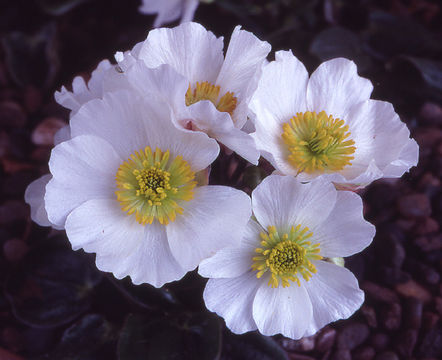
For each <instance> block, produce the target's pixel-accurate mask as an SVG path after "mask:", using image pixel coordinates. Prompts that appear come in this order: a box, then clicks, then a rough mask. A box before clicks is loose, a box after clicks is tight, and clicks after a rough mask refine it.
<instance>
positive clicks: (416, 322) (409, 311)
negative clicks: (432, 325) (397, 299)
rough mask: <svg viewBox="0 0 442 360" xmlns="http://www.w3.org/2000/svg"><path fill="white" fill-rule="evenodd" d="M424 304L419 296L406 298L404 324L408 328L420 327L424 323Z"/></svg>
mask: <svg viewBox="0 0 442 360" xmlns="http://www.w3.org/2000/svg"><path fill="white" fill-rule="evenodd" d="M423 308H424V304H423V303H422V301H420V300H419V299H417V298H414V297H409V298H407V299H405V305H404V324H405V326H406V327H407V328H411V329H419V328H420V327H421V323H422V311H423Z"/></svg>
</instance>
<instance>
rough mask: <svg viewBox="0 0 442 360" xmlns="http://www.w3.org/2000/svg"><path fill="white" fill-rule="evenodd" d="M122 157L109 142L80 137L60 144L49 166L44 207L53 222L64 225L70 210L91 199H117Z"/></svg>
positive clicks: (91, 137) (53, 153) (86, 136)
mask: <svg viewBox="0 0 442 360" xmlns="http://www.w3.org/2000/svg"><path fill="white" fill-rule="evenodd" d="M122 162H123V160H122V159H121V158H120V157H119V156H118V154H117V153H116V152H115V151H114V149H113V148H112V146H111V145H109V143H107V142H106V141H104V140H102V139H100V138H97V137H95V136H88V135H84V136H78V137H75V138H73V139H72V140H69V141H65V142H63V143H61V144H59V145H57V146H56V147H55V148H54V149H53V150H52V154H51V159H50V160H49V168H50V171H51V174H52V176H53V178H52V179H51V180H50V181H49V183H48V184H47V186H46V194H45V198H44V201H45V206H46V211H47V213H48V218H49V221H50V222H51V223H53V224H54V225H55V226H58V227H64V223H65V220H66V217H67V216H68V215H69V213H70V212H71V211H72V210H73V209H75V208H76V207H78V206H79V205H81V204H82V203H83V202H85V201H87V200H90V199H100V198H106V199H109V198H114V197H115V194H114V191H115V174H116V172H117V170H118V167H119V166H120V164H121V163H122Z"/></svg>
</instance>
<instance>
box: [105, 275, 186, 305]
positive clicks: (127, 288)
mask: <svg viewBox="0 0 442 360" xmlns="http://www.w3.org/2000/svg"><path fill="white" fill-rule="evenodd" d="M111 281H112V282H113V283H114V285H115V286H116V287H117V289H118V290H120V291H121V293H122V294H123V295H124V297H126V299H128V300H129V301H130V302H133V303H135V304H137V305H138V306H141V307H143V308H146V309H154V308H161V309H169V308H171V307H174V306H177V305H178V304H179V301H178V299H176V297H175V295H174V294H173V293H172V292H171V291H170V290H169V289H167V288H166V287H163V288H159V289H157V288H155V287H153V286H152V285H149V284H142V285H134V284H132V282H131V281H130V279H129V278H125V279H123V280H120V281H118V280H114V279H112V280H111Z"/></svg>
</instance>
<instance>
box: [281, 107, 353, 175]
mask: <svg viewBox="0 0 442 360" xmlns="http://www.w3.org/2000/svg"><path fill="white" fill-rule="evenodd" d="M282 127H283V133H282V135H281V136H282V139H283V141H284V143H285V144H286V146H287V147H288V150H289V152H290V154H289V156H288V160H289V162H290V163H291V164H292V165H293V166H294V167H295V168H296V169H297V170H298V172H306V173H308V174H312V173H318V172H320V173H322V172H325V173H330V172H336V171H340V170H342V169H343V168H344V167H345V166H347V165H351V162H350V161H351V160H353V159H354V157H353V156H351V155H352V154H353V153H354V152H355V150H356V148H355V147H354V146H353V145H354V144H355V142H354V141H353V140H351V139H350V140H349V139H348V138H349V137H350V135H351V134H350V132H349V131H348V125H345V123H344V121H343V120H340V119H334V118H333V116H331V115H329V116H327V114H326V113H325V111H321V112H320V113H319V114H316V113H315V112H310V111H307V112H305V113H297V114H296V116H294V117H293V118H291V119H290V121H289V122H287V123H285V124H283V125H282Z"/></svg>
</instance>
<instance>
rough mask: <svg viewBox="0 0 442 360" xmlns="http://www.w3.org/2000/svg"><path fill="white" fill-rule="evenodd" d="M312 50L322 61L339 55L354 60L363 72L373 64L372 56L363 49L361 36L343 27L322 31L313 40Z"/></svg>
mask: <svg viewBox="0 0 442 360" xmlns="http://www.w3.org/2000/svg"><path fill="white" fill-rule="evenodd" d="M310 52H311V53H312V54H314V55H316V56H317V57H318V58H319V59H321V60H322V61H326V60H330V59H333V58H337V57H345V58H347V59H350V60H353V61H354V62H355V63H356V64H357V65H358V69H359V71H361V72H365V71H367V70H368V69H369V68H370V66H371V58H370V56H368V55H367V54H366V53H365V52H364V51H363V49H362V42H361V40H360V39H359V37H358V36H357V35H356V34H355V33H353V32H351V31H349V30H346V29H344V28H341V27H333V28H329V29H326V30H324V31H322V32H320V33H319V34H318V35H317V36H316V38H315V39H314V40H313V42H312V44H311V46H310Z"/></svg>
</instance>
